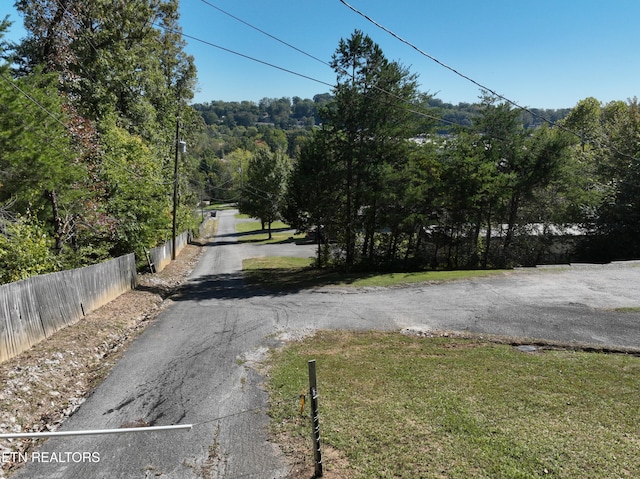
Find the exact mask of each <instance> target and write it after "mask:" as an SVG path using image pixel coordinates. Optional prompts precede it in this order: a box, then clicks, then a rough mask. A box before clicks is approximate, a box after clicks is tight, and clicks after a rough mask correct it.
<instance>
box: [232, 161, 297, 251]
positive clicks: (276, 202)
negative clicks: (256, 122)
mask: <svg viewBox="0 0 640 479" xmlns="http://www.w3.org/2000/svg"><path fill="white" fill-rule="evenodd" d="M290 170H291V166H290V162H289V159H288V158H287V157H286V156H284V154H282V153H276V154H272V153H271V152H270V151H269V150H267V149H264V148H263V149H260V150H258V152H257V153H256V155H255V156H254V157H253V158H251V159H250V161H249V165H248V168H247V176H246V182H245V183H244V186H243V196H242V199H241V201H240V211H241V212H243V213H246V214H248V215H250V216H253V217H255V218H259V219H260V220H261V221H262V223H263V224H265V223H266V224H267V225H268V229H269V239H271V224H272V223H273V222H274V221H276V220H278V219H280V218H281V212H282V210H283V208H284V202H285V193H286V186H287V178H288V176H289V172H290Z"/></svg>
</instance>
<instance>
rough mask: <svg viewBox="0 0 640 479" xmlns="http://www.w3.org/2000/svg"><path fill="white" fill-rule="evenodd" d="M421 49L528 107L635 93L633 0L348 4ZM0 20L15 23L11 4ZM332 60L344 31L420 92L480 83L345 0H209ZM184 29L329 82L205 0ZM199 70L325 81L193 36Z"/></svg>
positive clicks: (239, 78) (265, 90)
mask: <svg viewBox="0 0 640 479" xmlns="http://www.w3.org/2000/svg"><path fill="white" fill-rule="evenodd" d="M346 1H348V2H349V3H350V4H351V5H352V6H353V7H355V8H357V9H359V10H361V11H362V12H364V13H366V14H367V15H369V16H370V17H372V18H373V19H375V20H376V21H378V22H379V23H381V24H383V25H384V26H386V27H387V28H389V29H391V30H393V31H394V32H396V33H397V34H398V35H400V36H401V37H403V38H405V39H406V40H408V41H410V42H412V43H413V44H415V45H416V46H417V47H419V48H420V49H422V50H423V51H425V52H427V53H428V54H429V55H431V56H433V57H435V58H437V59H438V60H440V61H441V62H443V63H445V64H447V65H449V66H451V67H452V68H454V69H456V70H457V71H459V72H460V73H462V74H464V75H466V76H468V77H470V78H472V79H474V80H475V81H476V82H478V83H480V84H482V85H485V86H487V87H489V88H491V89H492V90H494V91H496V92H497V93H500V94H501V95H504V96H505V97H507V98H509V99H510V100H513V101H515V102H517V103H518V104H520V105H522V106H528V107H536V108H564V107H572V106H574V105H575V104H576V103H577V102H578V101H579V100H581V99H583V98H586V97H588V96H594V97H596V98H597V99H598V100H600V101H602V102H605V103H606V102H609V101H612V100H626V99H627V98H631V97H634V96H640V55H639V54H638V45H640V28H638V21H639V20H640V2H639V1H638V0H598V1H596V0H554V1H551V0H536V1H515V0H485V1H479V0H446V1H438V2H436V1H428V0H395V1H390V0H346ZM0 2H1V3H2V5H0V17H4V15H5V14H10V15H11V19H13V20H14V21H15V23H16V24H15V25H14V27H13V28H12V32H11V36H12V37H13V38H16V37H18V38H19V37H20V36H21V35H23V34H24V33H23V31H21V29H20V28H19V26H18V24H20V23H21V18H20V17H19V16H17V14H16V13H15V11H13V9H12V8H11V4H12V3H13V2H12V0H0ZM207 2H209V3H212V4H214V5H215V6H217V7H219V8H220V9H222V10H225V11H226V12H228V13H230V14H232V15H234V16H236V17H238V18H240V19H242V20H244V21H245V22H247V23H250V24H252V25H254V26H255V27H257V28H260V29H262V30H264V31H266V32H268V33H270V34H271V35H273V36H276V37H278V38H280V39H281V40H283V41H285V42H287V43H289V44H291V45H294V46H295V47H297V48H298V49H300V50H303V51H305V52H307V53H309V54H310V55H313V56H315V57H317V58H319V59H321V60H324V61H326V62H329V61H330V59H331V56H332V54H333V53H334V52H335V50H336V48H337V46H338V42H339V40H340V39H341V38H348V37H349V36H350V35H351V33H352V32H353V31H354V30H355V29H360V30H362V31H364V32H365V33H366V34H368V35H369V36H370V37H371V38H372V39H373V40H374V41H375V42H376V43H378V44H379V45H380V47H381V48H382V51H383V52H384V54H385V56H386V57H387V58H388V59H390V60H396V61H399V62H400V63H402V64H403V65H405V66H406V67H409V69H410V71H411V72H412V73H417V74H418V75H419V82H420V84H421V90H422V91H424V92H429V93H431V94H434V95H435V96H436V97H437V98H439V99H441V100H443V101H445V102H451V103H458V102H474V101H476V100H477V98H478V96H479V94H480V91H479V88H478V86H476V85H474V84H473V83H471V82H469V81H468V80H465V79H462V78H461V77H459V76H457V75H456V74H454V73H453V72H451V71H449V70H447V69H445V68H443V67H442V66H440V65H438V64H437V63H435V62H434V61H433V60H431V59H429V58H427V57H425V56H423V55H421V54H419V53H418V52H416V51H415V50H413V49H412V48H411V47H409V46H407V45H405V44H403V43H401V42H400V41H398V40H397V39H395V38H393V37H392V36H390V35H389V34H388V33H386V32H384V31H383V30H381V29H379V28H378V27H376V26H375V25H373V24H372V23H370V22H369V21H367V20H366V19H364V18H363V17H361V16H359V15H358V14H356V13H354V12H353V11H351V10H350V9H349V8H347V7H346V6H344V5H343V4H342V3H341V2H340V1H339V0H207ZM181 24H182V28H183V32H184V33H185V34H187V35H190V36H193V37H197V38H199V39H201V40H204V41H207V42H210V43H214V44H216V45H219V46H222V47H224V48H227V49H230V50H234V51H237V52H239V53H242V54H244V55H248V56H251V57H255V58H257V59H260V60H262V61H264V62H267V63H271V64H274V65H277V66H279V67H282V68H285V69H288V70H292V71H295V72H297V73H300V74H302V75H306V76H308V77H312V78H314V79H317V80H319V81H321V82H325V83H329V84H334V83H335V73H334V72H333V71H332V70H331V69H330V68H329V67H328V66H326V65H324V64H322V63H320V62H318V61H316V60H313V59H311V58H309V57H307V56H305V55H303V54H301V53H299V52H297V51H295V50H294V49H291V48H289V47H287V46H285V45H282V44H281V43H278V42H277V41H275V40H273V39H271V38H269V37H267V36H265V35H263V34H261V33H259V32H257V31H255V30H253V29H251V28H250V27H248V26H246V25H244V24H242V23H240V22H238V21H237V20H234V19H233V18H230V17H229V16H227V15H225V14H223V13H221V12H219V11H218V10H216V9H214V8H212V7H211V6H209V5H207V4H206V3H205V2H203V1H202V0H182V1H181ZM187 41H188V43H189V45H188V47H187V51H188V52H189V53H190V54H192V55H193V56H194V57H195V60H196V65H197V67H198V79H199V87H198V88H199V91H198V93H197V95H196V98H195V101H198V102H205V101H211V100H226V101H232V100H236V101H240V100H251V101H256V102H257V101H259V100H260V99H261V98H264V97H269V98H275V97H278V98H279V97H283V96H286V97H293V96H300V97H302V98H312V97H313V95H315V94H316V93H324V92H328V91H329V90H330V87H328V86H326V85H324V84H321V83H317V82H315V81H312V80H309V79H305V78H301V77H299V76H296V75H293V74H290V73H286V72H283V71H280V70H277V69H275V68H272V67H268V66H266V65H263V64H260V63H257V62H255V61H251V60H248V59H246V58H242V57H239V56H236V55H233V54H231V53H228V52H225V51H221V50H219V49H216V48H213V47H211V46H208V45H205V44H202V43H200V42H197V41H195V40H191V39H187Z"/></svg>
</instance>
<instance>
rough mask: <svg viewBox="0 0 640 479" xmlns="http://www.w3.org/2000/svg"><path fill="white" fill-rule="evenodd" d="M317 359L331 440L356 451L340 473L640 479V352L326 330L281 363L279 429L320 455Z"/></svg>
mask: <svg viewBox="0 0 640 479" xmlns="http://www.w3.org/2000/svg"><path fill="white" fill-rule="evenodd" d="M310 359H315V360H316V361H317V372H318V393H319V397H320V398H319V401H320V426H321V434H322V438H323V444H324V447H325V448H331V450H332V451H333V450H337V452H338V454H339V456H340V457H342V458H344V459H346V465H344V464H343V465H341V466H340V467H339V469H341V470H340V471H339V474H338V475H339V477H348V478H367V479H369V478H425V479H426V478H460V479H467V478H491V479H499V478H504V479H514V478H523V479H524V478H567V479H568V478H590V479H599V478H602V479H605V478H606V479H610V478H627V477H629V478H631V477H640V423H639V422H638V413H639V412H640V395H639V394H638V384H640V358H638V357H634V356H630V355H617V354H599V353H587V352H575V351H562V350H543V351H540V352H536V353H533V354H532V353H524V352H520V351H518V350H516V349H515V348H513V347H511V346H508V345H500V344H495V343H490V342H486V341H483V340H482V339H456V338H445V337H436V338H417V337H410V336H404V335H400V334H396V333H377V332H370V333H353V332H326V331H325V332H320V333H318V334H316V335H315V336H314V337H312V338H308V339H305V340H304V341H300V342H295V343H292V344H289V345H288V346H286V347H285V348H283V349H281V350H278V351H276V352H274V353H273V355H272V357H271V359H270V361H269V362H270V372H269V380H268V381H269V384H268V389H269V392H270V398H271V405H272V409H271V416H272V427H273V429H274V432H275V433H277V434H284V435H285V437H287V438H289V439H288V442H289V443H292V444H295V445H296V447H298V448H300V451H303V452H305V453H306V454H308V456H309V458H310V459H309V460H310V461H311V458H312V457H313V456H312V453H311V446H310V440H309V438H310V435H311V432H310V423H309V417H308V413H309V411H308V409H307V410H306V413H305V415H304V417H303V416H301V415H300V411H299V408H300V399H299V396H300V393H301V392H303V391H306V390H308V377H307V361H308V360H310ZM280 437H282V436H280ZM334 455H335V454H334ZM332 467H333V468H334V471H335V469H336V467H338V466H336V464H332V463H331V462H330V461H329V460H326V459H325V465H324V468H325V471H331V469H332Z"/></svg>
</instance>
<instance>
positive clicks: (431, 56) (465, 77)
mask: <svg viewBox="0 0 640 479" xmlns="http://www.w3.org/2000/svg"><path fill="white" fill-rule="evenodd" d="M339 2H340V3H342V4H343V5H345V6H346V7H347V8H349V9H350V10H352V11H353V12H355V13H357V14H358V15H360V16H361V17H363V18H364V19H366V20H367V21H369V22H370V23H372V24H374V25H375V26H376V27H378V28H380V29H381V30H383V31H385V32H386V33H388V34H389V35H391V36H392V37H394V38H395V39H397V40H399V41H400V42H402V43H404V44H405V45H408V46H409V47H411V48H413V49H414V50H416V51H417V52H418V53H420V54H421V55H423V56H425V57H427V58H429V59H430V60H432V61H434V62H435V63H437V64H438V65H440V66H441V67H443V68H446V69H447V70H449V71H451V72H453V73H455V74H456V75H458V76H459V77H461V78H463V79H465V80H467V81H469V82H471V83H473V84H474V85H476V86H478V87H480V88H481V89H483V90H485V91H488V92H489V93H491V94H492V95H494V96H495V97H497V98H500V99H501V100H503V101H504V102H506V103H508V104H510V105H512V106H514V107H515V108H517V109H519V110H521V111H524V112H527V113H529V114H530V115H531V116H533V117H534V118H538V119H539V120H542V121H544V122H545V123H548V124H549V125H551V126H556V127H558V128H559V129H561V130H563V131H565V132H567V133H570V134H572V135H575V136H576V137H578V138H580V139H582V135H580V134H579V133H577V132H575V131H573V130H571V129H570V128H567V127H565V126H563V125H560V124H557V123H554V122H552V121H551V120H549V119H547V118H545V117H544V116H542V115H539V114H538V113H535V112H534V111H532V110H531V109H530V108H527V107H524V106H521V105H520V104H518V103H517V102H515V101H513V100H510V99H509V98H507V97H505V96H504V95H501V94H499V93H497V92H496V91H494V90H493V89H491V88H489V87H487V86H485V85H483V84H481V83H480V82H477V81H476V80H474V79H473V78H471V77H469V76H467V75H464V74H462V73H460V72H459V71H458V70H456V69H455V68H453V67H450V66H449V65H447V64H446V63H444V62H442V61H440V60H438V59H437V58H436V57H434V56H433V55H430V54H429V53H427V52H425V51H424V50H422V49H421V48H419V47H418V46H416V45H415V44H413V43H411V42H410V41H409V40H406V39H404V38H403V37H401V36H400V35H398V34H397V33H395V32H394V31H392V30H390V29H389V28H387V27H385V26H384V25H382V24H381V23H379V22H377V21H375V20H374V19H373V18H371V17H370V16H369V15H367V14H365V13H363V12H362V11H360V10H358V9H357V8H355V7H354V6H352V5H350V4H349V3H348V2H347V1H346V0H339ZM595 144H596V145H597V146H598V147H600V148H607V149H610V150H611V151H613V152H615V153H617V154H619V155H621V156H624V157H625V158H627V159H631V160H633V161H639V160H638V158H636V157H634V156H632V155H628V154H626V153H624V152H621V151H620V150H618V149H617V148H615V147H614V146H612V145H603V144H601V143H595Z"/></svg>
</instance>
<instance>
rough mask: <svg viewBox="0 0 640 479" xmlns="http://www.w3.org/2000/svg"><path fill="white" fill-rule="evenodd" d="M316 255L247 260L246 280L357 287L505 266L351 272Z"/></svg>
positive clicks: (481, 273) (469, 274)
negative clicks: (323, 263)
mask: <svg viewBox="0 0 640 479" xmlns="http://www.w3.org/2000/svg"><path fill="white" fill-rule="evenodd" d="M312 263H313V259H312V258H289V257H265V258H250V259H246V260H244V261H243V270H244V276H245V281H246V282H247V283H249V284H258V285H262V286H270V287H274V288H307V287H313V286H323V285H325V286H326V285H335V286H346V285H351V286H354V287H390V286H396V285H403V284H411V283H424V282H440V281H452V280H456V279H469V278H478V277H485V276H491V275H497V274H506V273H507V272H506V271H505V270H470V271H422V272H415V273H349V274H345V273H342V272H339V271H334V270H318V269H314V268H312V267H311V265H312Z"/></svg>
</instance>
